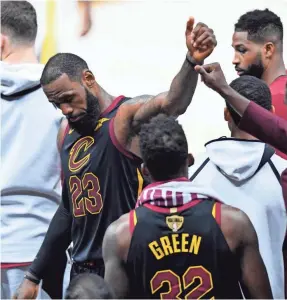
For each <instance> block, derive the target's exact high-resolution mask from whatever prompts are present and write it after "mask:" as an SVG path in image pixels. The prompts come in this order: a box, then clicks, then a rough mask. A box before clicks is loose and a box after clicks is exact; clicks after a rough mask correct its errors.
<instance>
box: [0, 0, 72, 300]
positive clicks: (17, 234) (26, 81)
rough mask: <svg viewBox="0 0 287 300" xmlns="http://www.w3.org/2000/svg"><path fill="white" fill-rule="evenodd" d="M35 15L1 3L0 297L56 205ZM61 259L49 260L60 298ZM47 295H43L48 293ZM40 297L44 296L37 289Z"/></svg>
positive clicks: (54, 122) (49, 109)
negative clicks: (51, 263)
mask: <svg viewBox="0 0 287 300" xmlns="http://www.w3.org/2000/svg"><path fill="white" fill-rule="evenodd" d="M36 34H37V16H36V12H35V10H34V7H33V6H32V5H31V4H30V3H29V2H27V1H1V75H2V76H1V77H2V78H1V127H2V131H1V161H2V166H1V167H2V169H1V172H2V174H3V176H2V180H1V209H2V211H1V219H2V220H1V246H2V249H1V298H2V299H7V298H11V297H12V294H13V293H14V292H15V290H16V288H17V287H18V286H19V285H20V283H21V281H22V279H23V276H24V274H25V273H26V271H27V270H28V268H29V266H30V264H31V261H33V258H34V257H35V255H36V253H37V252H38V250H39V248H40V246H41V244H42V241H43V239H44V236H45V234H46V232H47V229H48V226H49V223H50V221H51V219H52V217H53V215H54V213H55V211H56V209H57V207H58V204H59V203H60V200H61V184H60V158H59V154H58V150H57V145H56V140H57V133H58V130H59V127H60V122H61V115H60V114H58V113H57V111H56V110H55V108H54V107H53V105H51V104H49V102H48V101H47V98H46V96H45V94H44V93H43V91H42V88H41V85H40V77H41V74H42V71H43V66H42V65H40V64H38V62H37V57H36V54H35V48H34V44H35V38H36ZM65 266H66V257H59V260H56V261H54V265H53V266H51V269H52V268H53V269H56V270H54V271H53V272H52V273H54V274H53V276H54V278H55V277H56V279H57V280H56V282H57V284H55V285H54V286H53V290H49V289H48V286H50V285H49V280H48V278H45V279H44V280H43V286H46V287H47V292H48V293H49V294H50V296H51V297H53V298H61V297H62V279H63V273H64V269H65ZM48 290H49V291H48ZM40 298H42V299H45V298H48V295H47V294H46V293H45V292H44V291H43V290H41V289H40Z"/></svg>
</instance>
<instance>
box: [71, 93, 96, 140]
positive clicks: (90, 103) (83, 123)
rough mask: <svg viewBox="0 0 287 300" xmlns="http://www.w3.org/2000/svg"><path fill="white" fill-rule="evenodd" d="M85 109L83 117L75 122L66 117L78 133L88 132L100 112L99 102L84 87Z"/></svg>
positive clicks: (94, 124) (94, 126) (90, 130)
mask: <svg viewBox="0 0 287 300" xmlns="http://www.w3.org/2000/svg"><path fill="white" fill-rule="evenodd" d="M85 91H86V100H87V109H86V112H85V113H84V115H83V117H82V118H81V119H80V120H78V121H75V122H71V121H70V120H69V119H68V122H69V125H70V127H71V128H73V129H75V130H76V131H77V132H79V133H80V134H90V133H92V132H93V131H94V129H95V128H96V124H97V122H98V119H99V117H100V114H101V109H100V103H99V100H98V98H97V97H96V96H94V95H93V94H92V93H90V92H89V91H88V90H87V89H86V88H85Z"/></svg>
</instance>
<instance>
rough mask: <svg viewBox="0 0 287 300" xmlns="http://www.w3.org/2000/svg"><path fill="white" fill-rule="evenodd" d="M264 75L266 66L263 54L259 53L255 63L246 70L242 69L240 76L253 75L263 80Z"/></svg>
mask: <svg viewBox="0 0 287 300" xmlns="http://www.w3.org/2000/svg"><path fill="white" fill-rule="evenodd" d="M263 73H264V66H263V61H262V55H261V53H258V54H257V56H256V58H255V60H254V62H253V63H252V64H250V65H249V66H248V67H247V68H246V69H242V73H241V74H240V76H242V75H251V76H254V77H257V78H259V79H261V78H262V75H263Z"/></svg>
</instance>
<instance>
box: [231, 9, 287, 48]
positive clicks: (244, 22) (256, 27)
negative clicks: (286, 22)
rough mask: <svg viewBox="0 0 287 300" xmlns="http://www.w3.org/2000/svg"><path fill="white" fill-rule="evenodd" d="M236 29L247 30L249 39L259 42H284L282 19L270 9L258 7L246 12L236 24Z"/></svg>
mask: <svg viewBox="0 0 287 300" xmlns="http://www.w3.org/2000/svg"><path fill="white" fill-rule="evenodd" d="M235 31H247V32H248V39H249V40H250V41H254V42H258V43H265V42H268V41H272V42H273V43H276V42H280V43H281V44H282V42H283V24H282V22H281V19H280V17H278V16H277V15H276V14H275V13H274V12H272V11H270V10H269V9H264V10H259V9H256V10H253V11H249V12H247V13H245V14H244V15H242V16H241V17H240V18H239V20H238V22H237V23H236V24H235ZM274 37H275V39H274Z"/></svg>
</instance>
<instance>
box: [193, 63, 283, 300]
mask: <svg viewBox="0 0 287 300" xmlns="http://www.w3.org/2000/svg"><path fill="white" fill-rule="evenodd" d="M195 70H196V71H197V72H198V73H199V74H200V75H201V79H202V81H203V82H204V83H205V84H206V86H208V87H209V88H211V89H213V90H214V91H216V92H217V93H219V94H220V95H221V96H222V97H223V98H224V99H225V100H226V101H227V102H228V103H229V104H230V105H231V106H232V107H233V108H234V110H235V111H236V112H237V113H238V114H239V115H240V116H241V117H242V118H241V121H240V123H239V128H240V129H241V130H244V131H246V132H248V133H249V134H252V135H253V136H255V137H257V138H258V139H260V140H261V141H264V142H265V143H268V144H271V145H273V146H274V147H276V148H278V149H280V150H281V151H282V152H284V153H285V154H287V147H286V140H287V121H286V120H284V119H282V118H280V117H278V116H275V115H274V114H272V113H271V112H269V111H267V110H266V109H263V108H262V107H260V106H259V105H257V104H256V103H254V102H253V101H250V100H248V99H247V98H245V97H244V96H242V95H240V94H239V93H237V92H236V91H235V90H233V89H232V88H231V87H230V86H229V85H228V84H227V82H226V79H225V76H224V74H223V72H222V70H221V67H220V65H219V64H218V63H213V64H208V65H204V66H196V67H195ZM286 88H287V86H286ZM285 101H286V103H287V90H286V98H285ZM281 185H282V191H283V197H284V200H285V203H287V169H285V170H284V171H283V173H282V174H281ZM285 229H286V228H283V230H285ZM280 230H282V228H280ZM283 256H284V265H285V298H286V297H287V276H286V274H287V273H286V271H287V243H286V239H285V241H284V245H283Z"/></svg>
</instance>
